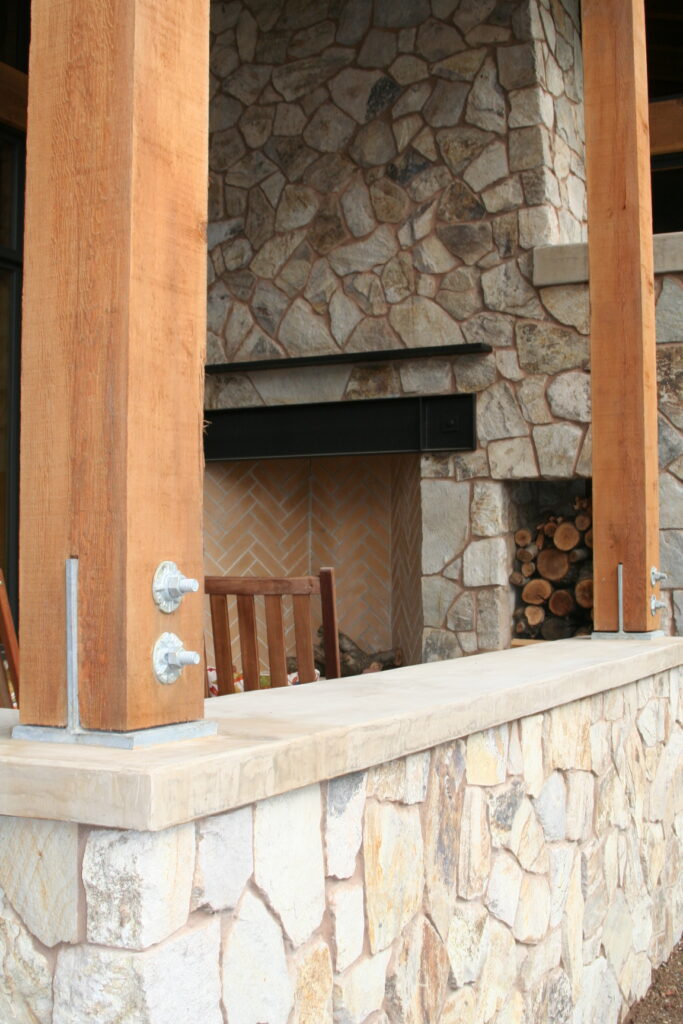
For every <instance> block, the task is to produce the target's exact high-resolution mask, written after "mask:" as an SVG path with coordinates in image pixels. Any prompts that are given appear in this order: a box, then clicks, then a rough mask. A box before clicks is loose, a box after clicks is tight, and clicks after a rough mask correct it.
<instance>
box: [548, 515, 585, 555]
mask: <svg viewBox="0 0 683 1024" xmlns="http://www.w3.org/2000/svg"><path fill="white" fill-rule="evenodd" d="M580 540H581V534H580V533H579V531H578V530H577V529H576V527H575V526H574V524H573V523H570V522H569V520H566V521H565V522H564V523H561V524H560V525H559V526H558V528H557V529H556V530H555V533H554V535H553V543H554V545H555V547H556V548H557V549H558V550H559V551H571V549H572V548H575V547H576V546H577V545H578V543H579V541H580Z"/></svg>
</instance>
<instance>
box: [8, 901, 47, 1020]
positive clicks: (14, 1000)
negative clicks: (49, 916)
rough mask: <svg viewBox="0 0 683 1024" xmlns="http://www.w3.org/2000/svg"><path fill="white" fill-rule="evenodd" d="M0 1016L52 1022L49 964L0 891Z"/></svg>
mask: <svg viewBox="0 0 683 1024" xmlns="http://www.w3.org/2000/svg"><path fill="white" fill-rule="evenodd" d="M0 1020H2V1021H3V1024H51V1022H52V968H51V965H50V963H49V962H48V960H47V958H46V957H45V956H44V955H43V954H42V953H41V952H40V951H39V950H37V949H36V948H35V946H34V944H33V940H32V938H31V936H30V935H29V932H28V931H27V929H26V928H25V927H24V925H23V924H22V922H21V920H20V919H19V917H18V916H17V914H16V913H15V912H14V910H13V909H12V907H11V906H10V904H9V901H8V900H7V897H6V896H5V894H4V893H3V892H2V891H0Z"/></svg>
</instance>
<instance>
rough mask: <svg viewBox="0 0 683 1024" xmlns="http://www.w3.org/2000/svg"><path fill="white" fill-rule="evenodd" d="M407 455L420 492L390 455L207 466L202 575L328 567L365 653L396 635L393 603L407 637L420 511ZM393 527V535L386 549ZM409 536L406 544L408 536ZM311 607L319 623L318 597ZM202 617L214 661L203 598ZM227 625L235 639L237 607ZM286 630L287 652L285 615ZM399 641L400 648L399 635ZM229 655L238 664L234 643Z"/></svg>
mask: <svg viewBox="0 0 683 1024" xmlns="http://www.w3.org/2000/svg"><path fill="white" fill-rule="evenodd" d="M414 462H415V475H416V481H417V491H416V490H415V487H414V483H415V482H414V481H413V480H412V476H410V475H408V477H406V473H405V472H404V470H403V469H401V470H400V471H398V472H397V469H396V465H398V463H396V464H394V463H395V460H394V459H393V458H382V457H367V456H363V457H361V456H358V457H354V456H349V457H340V458H333V459H332V458H330V459H284V460H269V461H257V462H232V463H230V462H225V463H210V464H209V465H208V466H207V469H206V474H205V486H204V545H205V572H206V574H207V575H249V576H285V575H287V576H291V575H295V574H299V573H302V574H303V573H308V572H317V571H318V570H319V569H320V567H321V566H325V565H331V566H334V568H335V570H336V573H337V607H338V614H339V627H340V629H341V630H343V631H344V632H345V633H348V635H349V636H350V637H352V638H353V639H354V640H355V641H356V643H358V644H359V645H360V646H361V647H363V648H364V649H365V650H368V651H374V650H382V649H384V648H387V647H391V646H392V645H393V644H394V643H397V642H399V641H397V640H396V639H394V640H392V606H393V620H394V624H395V625H396V624H398V625H399V627H400V630H401V636H402V637H405V636H407V635H408V633H407V625H406V624H407V623H410V624H411V628H413V634H414V633H415V615H414V608H415V604H414V594H413V591H414V590H415V587H416V586H417V587H419V558H420V549H419V538H420V532H419V515H420V513H419V475H417V474H418V469H417V460H414ZM392 474H393V476H394V477H395V478H396V479H397V481H398V483H397V484H396V485H395V486H396V487H397V494H398V495H399V498H400V502H401V509H400V511H399V512H398V513H397V512H396V511H394V514H393V516H392ZM408 481H409V484H408ZM411 503H414V507H410V505H411ZM416 522H417V524H418V525H417V527H416V525H415V524H416ZM392 531H393V533H394V535H395V538H397V539H398V541H399V546H398V548H397V549H396V548H395V550H394V552H393V555H392ZM415 537H417V542H416V544H415V547H414V550H413V551H411V550H410V545H411V538H415ZM394 546H395V545H394ZM397 558H398V562H399V564H398V565H397V564H396V559H397ZM392 563H393V570H392ZM411 573H415V580H414V581H413V582H412V583H410V582H409V581H408V577H409V576H410V574H411ZM392 575H393V582H392ZM404 586H407V587H408V589H409V590H410V593H409V594H408V595H407V596H406V597H402V596H400V595H399V594H397V592H396V589H397V588H403V587H404ZM411 609H412V612H411ZM313 611H314V618H315V620H316V621H315V628H317V626H318V623H319V608H318V606H317V602H314V609H313ZM257 613H258V619H259V634H260V637H261V642H262V650H261V655H262V658H263V662H264V665H265V642H264V641H265V622H264V617H263V609H262V608H258V607H257ZM233 619H234V621H233ZM205 621H206V631H207V656H208V659H209V662H210V663H213V648H212V644H211V629H210V616H209V612H208V601H207V609H206V620H205ZM231 629H232V635H233V640H234V638H236V636H237V621H236V613H235V611H234V609H232V610H231ZM286 634H287V642H288V648H289V651H290V653H292V654H293V653H294V637H293V625H292V623H291V620H290V618H289V617H287V618H286ZM413 641H414V637H413ZM413 641H411V643H412V646H411V647H410V649H411V650H412V647H414V646H415V643H414V642H413ZM400 642H401V643H402V645H403V647H404V652H405V653H406V655H407V654H408V649H409V645H408V643H407V642H406V639H402V640H401V641H400ZM233 659H234V661H235V664H236V666H238V667H239V665H240V658H239V649H238V646H237V644H236V643H233ZM417 660H419V656H418V658H417Z"/></svg>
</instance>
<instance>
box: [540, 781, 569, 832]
mask: <svg viewBox="0 0 683 1024" xmlns="http://www.w3.org/2000/svg"><path fill="white" fill-rule="evenodd" d="M534 810H535V811H536V814H537V815H538V820H539V821H540V823H541V825H542V827H543V832H544V833H545V837H546V839H547V840H548V842H553V841H555V840H559V839H564V837H565V833H566V828H567V791H566V788H565V784H564V780H563V778H562V776H561V774H560V773H559V772H553V774H552V775H551V776H550V777H549V778H548V780H547V782H546V783H545V785H544V786H543V789H542V790H541V792H540V793H539V795H538V797H537V799H536V800H534Z"/></svg>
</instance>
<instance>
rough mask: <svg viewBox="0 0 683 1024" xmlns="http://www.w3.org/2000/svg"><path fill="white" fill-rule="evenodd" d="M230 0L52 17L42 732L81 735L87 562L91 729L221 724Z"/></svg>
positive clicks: (41, 399)
mask: <svg viewBox="0 0 683 1024" xmlns="http://www.w3.org/2000/svg"><path fill="white" fill-rule="evenodd" d="M208 14H209V2H208V0H97V2H93V0H33V4H32V33H31V57H30V67H29V115H28V140H27V154H28V155H27V190H26V235H25V243H26V244H25V251H26V262H25V290H24V326H23V329H24V336H23V350H22V428H21V432H22V437H21V466H22V478H21V549H20V619H21V641H20V644H21V657H22V693H21V720H22V722H23V723H25V724H39V725H56V726H59V725H64V724H65V722H66V680H65V600H64V589H65V583H64V573H65V560H66V559H67V558H68V557H70V556H75V557H78V559H79V577H80V586H79V602H80V613H79V623H78V626H79V687H80V716H81V722H82V725H83V726H84V727H86V728H91V729H103V730H131V729H138V728H145V727H148V726H155V725H163V724H167V723H171V722H180V721H187V720H192V719H197V718H201V717H202V715H203V703H202V701H203V682H202V677H203V669H202V668H201V667H199V666H198V667H195V668H192V667H190V668H186V669H184V671H183V673H182V675H181V678H180V680H179V681H178V682H177V683H175V684H173V685H162V684H160V683H159V682H157V680H156V678H155V676H154V674H153V671H152V662H151V655H152V648H153V645H154V643H155V641H156V639H157V638H158V636H159V635H160V634H161V633H162V632H164V631H171V632H174V633H177V634H178V635H179V636H180V638H181V639H182V640H183V642H184V644H185V647H186V648H187V649H188V650H195V651H202V650H203V646H202V612H201V600H200V597H199V595H197V594H194V595H193V594H190V595H188V596H186V597H185V599H184V601H183V604H182V607H181V608H180V609H179V610H178V611H176V612H174V613H173V614H171V615H164V614H163V613H162V612H160V611H159V610H158V609H157V607H156V605H155V604H154V603H153V600H152V578H153V574H154V570H155V568H156V566H157V565H158V563H159V562H161V561H162V560H165V559H170V560H173V561H175V562H177V563H178V565H179V567H180V568H181V569H182V571H183V572H184V573H185V574H186V575H188V576H192V577H195V578H198V579H201V577H202V540H201V537H202V526H201V491H202V437H201V429H202V406H203V403H202V389H203V363H204V336H205V309H206V282H205V272H206V271H205V266H206V242H205V221H206V192H207V120H208V44H209V23H208Z"/></svg>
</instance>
